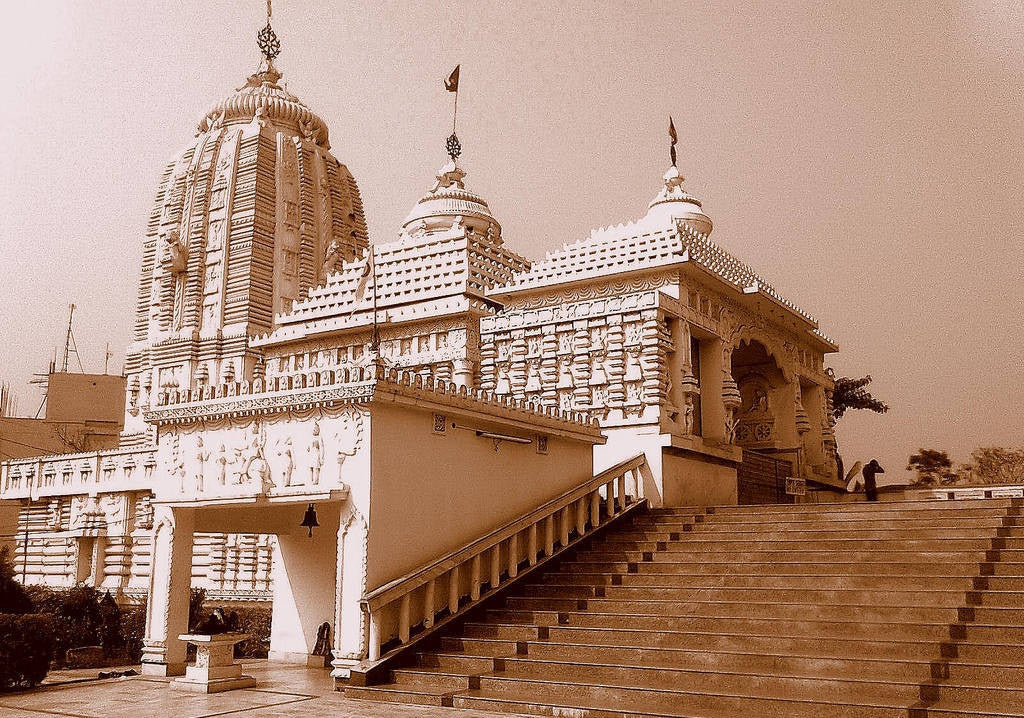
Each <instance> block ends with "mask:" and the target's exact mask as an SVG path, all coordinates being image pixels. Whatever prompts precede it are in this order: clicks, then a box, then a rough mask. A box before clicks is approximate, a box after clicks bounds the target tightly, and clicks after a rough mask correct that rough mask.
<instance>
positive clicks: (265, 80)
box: [197, 61, 330, 149]
mask: <svg viewBox="0 0 1024 718" xmlns="http://www.w3.org/2000/svg"><path fill="white" fill-rule="evenodd" d="M280 79H281V73H280V72H278V71H277V69H276V68H275V67H274V64H273V62H269V61H265V62H264V63H263V65H261V67H260V70H259V71H258V72H257V73H256V74H254V75H250V77H249V79H248V80H247V81H246V83H245V84H244V85H243V86H242V87H239V88H238V89H237V90H235V91H234V92H233V93H231V94H230V95H228V96H227V97H226V98H224V99H223V100H221V101H220V102H218V103H217V104H216V106H214V108H213V109H212V110H210V111H209V112H208V113H206V117H204V118H203V119H202V121H201V122H200V123H199V127H198V128H197V130H198V132H199V133H203V132H207V131H208V130H210V129H216V128H217V127H219V126H222V125H230V124H245V123H248V122H252V120H253V118H255V117H257V116H260V117H263V118H265V119H266V120H267V121H269V122H272V123H273V124H275V125H280V126H283V127H288V128H291V129H294V130H296V131H297V133H298V134H299V135H300V136H302V137H305V138H306V139H308V140H312V141H313V142H316V144H318V145H320V146H321V147H323V148H324V149H330V142H329V141H328V133H327V125H326V124H325V123H324V121H323V120H322V119H320V118H319V117H318V116H317V115H316V114H314V113H313V112H312V111H311V110H310V109H309V108H308V107H306V106H305V105H303V104H302V102H300V101H299V98H298V97H296V96H295V95H293V94H291V93H290V92H288V90H286V89H285V88H283V87H282V86H281V85H279V84H277V81H278V80H280Z"/></svg>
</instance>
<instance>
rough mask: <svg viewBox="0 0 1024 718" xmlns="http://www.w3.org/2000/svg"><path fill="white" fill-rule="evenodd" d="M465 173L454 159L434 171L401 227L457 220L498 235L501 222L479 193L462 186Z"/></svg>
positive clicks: (428, 227) (442, 226)
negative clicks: (427, 188) (430, 182)
mask: <svg viewBox="0 0 1024 718" xmlns="http://www.w3.org/2000/svg"><path fill="white" fill-rule="evenodd" d="M465 178H466V173H465V172H464V171H463V170H462V168H460V167H459V166H458V165H457V164H456V163H455V162H454V161H451V162H449V163H448V164H446V165H445V166H444V167H442V168H441V171H440V172H438V174H437V182H436V183H435V184H434V186H433V188H432V189H431V190H430V191H429V192H428V193H427V194H425V195H424V196H423V197H421V198H420V200H419V201H418V202H417V203H416V205H415V206H414V207H413V208H412V211H411V212H409V216H408V217H406V218H405V222H403V223H402V229H403V230H404V231H405V232H408V233H409V234H414V233H416V232H417V231H418V230H419V229H421V228H422V229H423V230H425V231H427V232H432V231H437V230H442V231H443V230H448V229H450V228H451V227H452V225H453V224H454V223H456V222H459V221H461V222H462V223H464V224H465V225H466V226H468V227H472V228H473V229H474V230H476V231H478V232H480V233H481V234H485V235H487V234H489V235H491V236H494V237H500V235H501V225H500V224H498V220H497V219H495V218H494V215H492V214H491V210H490V207H488V206H487V202H486V201H485V200H484V198H483V197H481V196H480V195H478V194H476V193H475V192H473V191H471V190H468V189H466V184H465V182H464V181H463V180H465Z"/></svg>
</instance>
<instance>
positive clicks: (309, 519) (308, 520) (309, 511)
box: [299, 504, 320, 538]
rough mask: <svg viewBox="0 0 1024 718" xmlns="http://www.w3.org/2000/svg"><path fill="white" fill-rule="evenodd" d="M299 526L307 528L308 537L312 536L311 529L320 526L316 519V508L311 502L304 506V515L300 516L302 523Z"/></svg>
mask: <svg viewBox="0 0 1024 718" xmlns="http://www.w3.org/2000/svg"><path fill="white" fill-rule="evenodd" d="M299 526H301V527H302V528H305V529H309V537H310V538H312V537H313V529H314V528H316V527H318V526H320V522H319V521H317V520H316V508H315V507H314V506H313V504H310V505H309V506H308V507H307V508H306V515H305V516H303V517H302V523H301V524H299Z"/></svg>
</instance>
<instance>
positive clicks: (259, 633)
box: [233, 606, 273, 658]
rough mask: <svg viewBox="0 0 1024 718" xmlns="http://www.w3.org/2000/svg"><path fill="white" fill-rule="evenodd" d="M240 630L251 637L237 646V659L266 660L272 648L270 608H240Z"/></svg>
mask: <svg viewBox="0 0 1024 718" xmlns="http://www.w3.org/2000/svg"><path fill="white" fill-rule="evenodd" d="M233 610H234V611H236V612H237V613H238V630H240V631H242V632H243V633H248V634H249V637H248V638H247V639H245V640H244V641H242V642H241V643H239V644H238V645H237V646H235V658H266V657H267V652H268V650H269V648H270V620H271V616H272V613H273V612H272V611H271V609H270V606H240V607H238V608H235V609H233Z"/></svg>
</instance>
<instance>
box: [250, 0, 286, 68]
mask: <svg viewBox="0 0 1024 718" xmlns="http://www.w3.org/2000/svg"><path fill="white" fill-rule="evenodd" d="M272 15H273V10H272V8H271V7H270V0H267V25H266V27H264V28H263V29H262V30H260V31H259V33H258V34H257V35H256V44H257V45H258V46H259V48H260V52H262V53H263V57H265V58H267V62H268V63H269V62H272V61H273V59H274V58H275V57H277V56H278V55H280V54H281V41H280V40H278V39H277V34H276V33H275V32H274V28H272V27H271V26H270V18H271V16H272Z"/></svg>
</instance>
